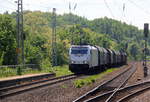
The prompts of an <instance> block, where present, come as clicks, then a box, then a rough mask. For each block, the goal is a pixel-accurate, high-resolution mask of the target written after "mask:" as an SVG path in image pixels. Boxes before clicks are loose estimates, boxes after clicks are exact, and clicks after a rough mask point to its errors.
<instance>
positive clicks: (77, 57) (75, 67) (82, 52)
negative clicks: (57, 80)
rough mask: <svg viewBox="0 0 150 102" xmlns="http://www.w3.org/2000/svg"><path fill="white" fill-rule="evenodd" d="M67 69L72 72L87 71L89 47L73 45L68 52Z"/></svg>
mask: <svg viewBox="0 0 150 102" xmlns="http://www.w3.org/2000/svg"><path fill="white" fill-rule="evenodd" d="M69 55H70V56H69V69H70V70H71V71H73V72H76V71H77V72H79V71H83V70H87V68H88V67H89V57H90V56H89V55H90V49H89V46H83V45H80V46H79V45H78V46H76V45H73V46H72V47H71V48H70V50H69Z"/></svg>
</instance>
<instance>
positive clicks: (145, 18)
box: [0, 0, 150, 29]
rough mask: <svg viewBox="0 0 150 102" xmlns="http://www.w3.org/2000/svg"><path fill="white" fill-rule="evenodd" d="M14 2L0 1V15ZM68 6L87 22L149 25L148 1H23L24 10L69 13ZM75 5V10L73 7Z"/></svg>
mask: <svg viewBox="0 0 150 102" xmlns="http://www.w3.org/2000/svg"><path fill="white" fill-rule="evenodd" d="M15 1H16V0H0V2H1V3H0V13H4V12H5V11H9V12H13V11H16V9H17V4H16V3H15ZM69 4H70V7H71V11H70V12H72V13H73V14H76V15H79V16H82V17H85V18H87V19H89V20H93V19H95V18H102V17H105V16H106V17H108V18H112V19H115V20H119V21H122V22H126V23H127V24H132V25H134V26H137V27H138V28H140V29H143V25H144V23H150V8H149V5H150V0H23V9H24V10H32V11H35V10H40V11H46V12H52V8H56V10H57V11H56V12H57V13H58V14H64V13H69ZM76 4H77V6H76V9H75V10H74V9H73V8H74V6H75V5H76Z"/></svg>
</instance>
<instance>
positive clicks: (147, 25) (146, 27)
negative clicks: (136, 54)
mask: <svg viewBox="0 0 150 102" xmlns="http://www.w3.org/2000/svg"><path fill="white" fill-rule="evenodd" d="M148 33H149V24H148V23H145V24H144V38H145V48H144V51H143V52H144V61H143V66H144V77H146V76H147V74H148V68H147V63H146V59H147V58H146V56H147V55H146V54H147V38H148Z"/></svg>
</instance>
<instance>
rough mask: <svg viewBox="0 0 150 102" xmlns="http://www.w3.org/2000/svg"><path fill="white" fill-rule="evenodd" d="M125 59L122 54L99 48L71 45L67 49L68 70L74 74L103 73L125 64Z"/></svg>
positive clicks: (124, 55) (124, 54)
mask: <svg viewBox="0 0 150 102" xmlns="http://www.w3.org/2000/svg"><path fill="white" fill-rule="evenodd" d="M126 57H127V55H126V53H124V52H120V51H113V50H110V49H105V48H102V47H99V46H91V45H72V46H71V47H70V49H69V69H70V70H71V71H72V72H74V73H82V72H83V73H84V72H87V71H90V70H96V69H98V70H100V71H103V70H105V69H106V68H107V67H111V66H115V65H122V64H126V60H127V58H126Z"/></svg>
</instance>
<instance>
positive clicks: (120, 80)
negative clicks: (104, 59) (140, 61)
mask: <svg viewBox="0 0 150 102" xmlns="http://www.w3.org/2000/svg"><path fill="white" fill-rule="evenodd" d="M135 71H136V65H135V64H133V65H132V66H129V67H128V68H127V69H126V70H125V71H123V72H122V73H120V74H118V75H117V76H115V77H114V78H112V79H111V80H108V81H106V82H104V83H102V84H101V85H99V86H97V87H96V88H94V89H93V90H91V91H89V92H87V93H86V94H84V95H83V96H81V97H79V98H78V99H76V100H74V101H73V102H112V99H113V97H114V96H115V95H116V93H117V92H118V90H119V89H120V88H122V87H123V86H124V85H125V84H126V82H127V81H128V79H129V78H130V77H131V76H132V75H133V73H134V72H135ZM110 91H112V92H111V93H109V94H107V95H105V94H106V93H108V92H110ZM99 96H103V97H99Z"/></svg>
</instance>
